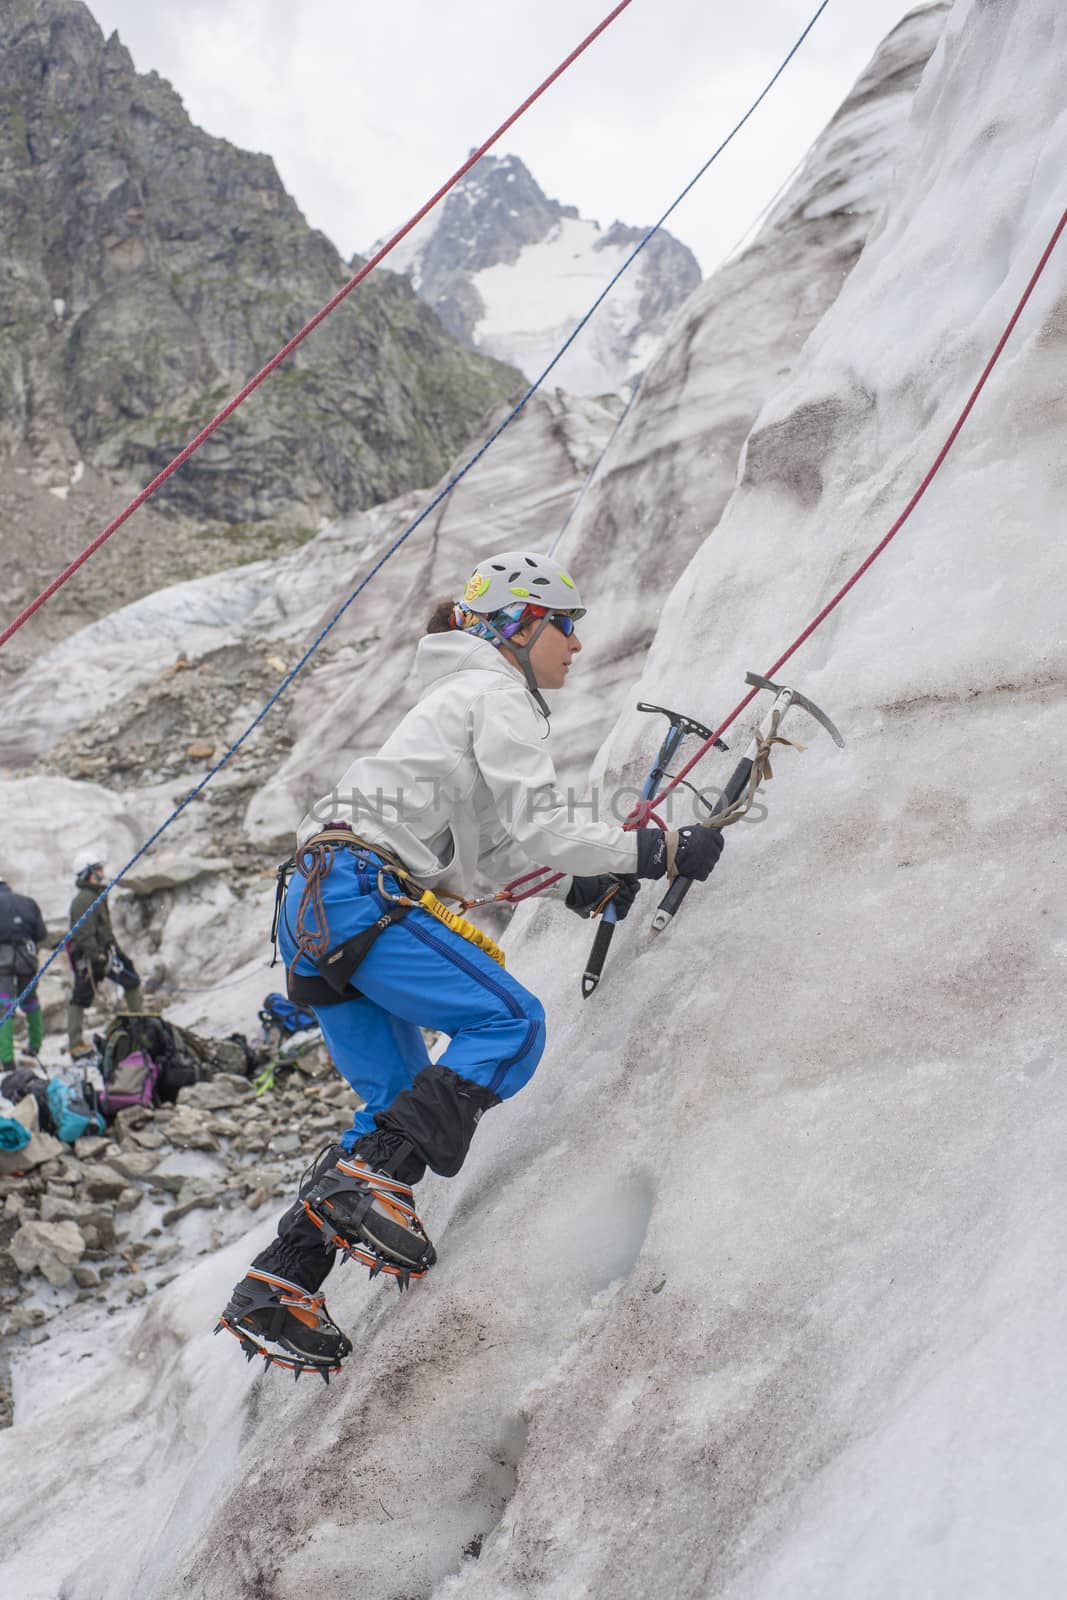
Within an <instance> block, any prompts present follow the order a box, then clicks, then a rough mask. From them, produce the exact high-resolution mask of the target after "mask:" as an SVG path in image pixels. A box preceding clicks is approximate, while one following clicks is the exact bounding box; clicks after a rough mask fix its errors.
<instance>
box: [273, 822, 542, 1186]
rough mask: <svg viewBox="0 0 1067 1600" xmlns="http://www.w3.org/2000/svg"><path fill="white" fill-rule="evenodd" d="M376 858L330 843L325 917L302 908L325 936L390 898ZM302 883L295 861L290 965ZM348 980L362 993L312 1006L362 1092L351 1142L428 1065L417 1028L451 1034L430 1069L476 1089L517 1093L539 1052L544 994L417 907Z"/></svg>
mask: <svg viewBox="0 0 1067 1600" xmlns="http://www.w3.org/2000/svg"><path fill="white" fill-rule="evenodd" d="M381 865H382V863H381V862H380V861H379V859H378V858H377V856H375V855H373V854H371V853H370V852H369V851H365V850H361V851H355V850H352V849H337V850H335V851H334V853H333V859H332V864H331V866H330V870H329V872H328V873H327V875H326V876H325V877H324V878H322V879H321V880H320V883H321V893H322V907H323V913H324V915H325V920H326V924H327V926H326V928H325V929H318V928H317V925H316V923H315V919H314V916H313V914H312V913H311V911H310V909H309V911H308V914H307V916H306V918H305V923H306V925H307V926H308V928H309V930H310V931H312V932H321V933H323V934H325V935H326V938H327V940H328V944H327V948H329V949H333V948H335V947H336V946H337V945H340V944H343V943H344V942H345V940H346V939H349V938H351V937H352V935H353V934H356V933H360V932H362V931H363V929H365V928H367V927H369V926H370V924H371V923H372V922H374V921H376V920H377V918H378V917H379V916H380V915H381V914H382V912H383V911H384V910H385V909H386V908H387V906H388V905H389V901H388V900H387V899H386V898H385V897H384V896H383V895H382V894H381V893H380V892H379V889H378V871H379V868H380V867H381ZM383 881H384V884H385V887H386V888H387V889H388V891H389V893H390V894H398V893H399V892H400V887H399V885H398V884H397V882H396V879H395V878H393V877H392V876H389V875H387V876H386V877H385V878H384V880H383ZM304 887H305V880H304V878H303V876H302V875H301V872H300V870H299V867H298V868H297V870H296V871H295V872H294V873H293V876H292V878H291V879H290V882H289V887H288V890H287V892H286V898H285V902H284V906H283V915H282V918H281V923H280V927H279V930H278V943H279V949H280V951H281V954H282V957H283V959H284V960H285V963H286V966H287V967H288V965H289V963H290V962H291V961H292V960H293V957H294V956H295V955H296V953H297V948H298V947H297V944H296V940H295V936H294V930H295V927H296V921H297V911H298V908H299V905H300V900H301V895H302V893H303V890H304ZM295 970H296V971H297V972H300V973H306V974H308V975H317V973H316V968H315V965H314V963H313V962H312V961H311V960H309V959H308V957H307V956H305V955H299V956H297V960H296V967H295ZM352 984H353V986H354V988H355V989H356V990H358V993H354V994H353V996H352V998H351V1000H342V1001H340V1002H339V1003H338V1004H336V1005H328V1006H316V1007H313V1009H314V1011H315V1015H316V1017H317V1018H318V1021H319V1024H320V1026H321V1028H322V1032H323V1036H324V1038H325V1040H326V1044H327V1047H328V1049H329V1051H330V1054H331V1056H332V1057H333V1060H334V1062H335V1064H336V1066H337V1068H338V1070H339V1071H340V1072H341V1073H342V1075H343V1076H344V1077H345V1078H347V1080H348V1082H349V1083H350V1084H351V1085H352V1088H353V1089H354V1090H355V1091H356V1093H357V1094H358V1095H359V1096H360V1098H361V1099H362V1101H363V1102H364V1103H363V1106H362V1108H361V1109H360V1110H359V1111H357V1112H356V1115H355V1118H354V1120H353V1123H352V1127H351V1128H350V1129H349V1130H348V1132H347V1133H345V1134H344V1136H343V1138H342V1141H341V1142H342V1143H343V1144H344V1146H345V1148H346V1149H348V1150H351V1149H352V1148H353V1146H354V1145H355V1143H356V1140H357V1139H359V1138H360V1136H361V1135H362V1134H365V1133H370V1132H371V1131H372V1130H373V1129H374V1127H375V1116H376V1114H377V1113H380V1112H384V1111H387V1110H388V1108H389V1107H390V1106H392V1104H393V1102H394V1101H395V1100H396V1097H397V1095H399V1094H401V1093H402V1091H404V1090H409V1089H410V1088H411V1086H412V1084H413V1082H414V1080H415V1078H416V1077H417V1076H418V1075H419V1074H420V1073H421V1072H423V1070H424V1069H425V1068H427V1066H428V1063H429V1057H428V1055H427V1052H426V1045H425V1043H424V1041H423V1038H422V1034H421V1033H420V1031H419V1030H420V1028H428V1029H433V1030H435V1031H437V1032H440V1033H444V1034H447V1035H448V1036H449V1045H448V1048H447V1049H446V1050H445V1052H444V1054H443V1055H442V1056H441V1057H440V1060H439V1061H438V1062H437V1063H436V1064H435V1066H434V1068H433V1069H432V1070H433V1072H434V1073H438V1072H439V1070H440V1069H447V1070H446V1071H445V1072H444V1073H443V1074H442V1077H443V1078H444V1079H445V1080H447V1081H448V1082H452V1081H453V1080H452V1079H451V1076H450V1075H451V1074H455V1075H456V1078H457V1079H459V1080H462V1082H463V1083H465V1084H473V1085H477V1086H478V1090H479V1091H481V1092H482V1094H483V1096H485V1095H488V1096H489V1097H495V1099H500V1100H506V1099H507V1098H508V1097H509V1096H510V1095H513V1094H516V1093H517V1092H518V1091H519V1090H520V1089H521V1088H522V1087H523V1085H524V1084H525V1083H526V1082H528V1080H529V1079H530V1077H531V1076H532V1074H533V1071H534V1068H535V1067H536V1066H537V1063H538V1061H539V1060H540V1059H541V1055H542V1052H543V1050H544V1045H545V1013H544V1008H543V1006H542V1005H541V1002H540V1001H539V1000H538V999H537V998H536V997H535V996H534V995H532V994H530V993H529V991H528V990H526V989H524V988H523V986H522V984H521V983H516V981H515V979H514V978H512V977H510V976H509V974H508V973H507V972H505V971H504V969H503V967H501V966H499V965H498V964H497V963H496V962H495V961H493V960H492V958H491V957H490V956H488V955H486V954H485V952H484V951H482V950H479V949H478V947H477V946H476V945H474V944H472V943H471V942H470V940H468V939H464V938H463V936H462V935H461V934H458V933H454V932H453V931H452V929H451V928H448V927H446V926H445V925H444V923H442V922H440V921H439V920H438V919H437V918H436V917H434V916H431V915H430V913H429V912H428V911H424V910H422V908H421V907H415V908H414V909H413V910H411V911H409V912H408V913H407V915H406V916H405V917H402V918H401V919H400V921H398V922H396V923H394V924H393V925H392V926H391V927H388V928H386V929H385V931H384V932H383V933H381V934H379V935H378V937H377V939H376V940H375V941H374V944H373V945H372V946H371V948H370V951H369V952H368V954H367V955H366V956H365V957H364V959H363V960H362V961H361V962H360V964H359V966H358V967H357V968H356V971H355V972H354V973H353V975H352ZM495 1099H490V1100H489V1103H490V1104H492V1103H495ZM459 1160H462V1153H461V1154H460V1155H459ZM457 1165H458V1163H457ZM435 1166H436V1170H438V1171H443V1170H447V1168H446V1167H442V1166H438V1165H436V1163H435Z"/></svg>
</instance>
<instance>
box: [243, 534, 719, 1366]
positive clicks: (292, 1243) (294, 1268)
mask: <svg viewBox="0 0 1067 1600" xmlns="http://www.w3.org/2000/svg"><path fill="white" fill-rule="evenodd" d="M584 615H585V611H584V608H583V606H582V603H581V599H580V596H579V594H578V590H577V588H576V587H575V584H574V581H573V579H571V578H570V576H569V575H568V574H567V573H566V572H565V571H564V570H563V568H562V567H560V566H559V565H558V564H557V563H556V562H554V561H551V560H549V559H548V557H546V556H542V555H536V554H532V553H528V552H525V551H520V552H517V553H514V552H508V553H505V554H504V555H498V556H492V557H490V558H489V559H488V560H486V561H483V562H481V563H480V564H479V567H478V570H477V571H476V572H475V573H474V574H473V576H472V577H471V578H470V580H469V581H468V583H467V585H466V587H465V589H464V591H463V598H462V600H460V601H459V602H458V603H453V602H451V601H448V602H442V603H441V604H440V605H438V607H437V608H436V609H435V611H434V613H433V616H432V617H431V619H430V622H429V627H428V633H427V636H426V637H425V638H424V639H422V641H421V642H420V644H419V647H418V653H417V656H416V669H417V672H418V675H419V679H420V694H419V698H418V701H417V702H416V704H415V705H414V706H413V707H412V709H411V710H410V711H409V712H408V713H407V715H406V716H404V717H403V718H402V719H401V721H400V723H399V724H398V726H397V728H396V731H395V732H394V733H393V734H392V736H391V737H390V738H389V739H387V740H386V742H385V744H384V745H383V746H382V748H381V750H380V751H379V752H378V754H377V755H376V756H367V757H362V758H360V759H358V760H357V761H355V762H353V764H352V765H351V766H350V767H349V768H348V770H347V772H346V773H345V774H344V776H343V777H342V778H341V780H340V782H339V784H338V786H337V788H336V789H335V790H334V791H333V793H332V794H331V795H330V796H329V797H328V798H327V799H325V800H322V801H320V802H319V803H318V805H316V806H315V807H313V808H312V811H311V813H310V814H309V815H308V816H307V817H306V818H305V819H304V821H303V823H302V824H301V827H300V830H299V833H298V836H297V837H298V850H297V854H296V858H295V862H294V863H292V864H291V865H293V867H294V870H293V872H292V876H291V878H290V879H289V882H288V887H287V888H284V887H283V888H280V895H279V899H280V904H279V912H280V915H279V918H278V939H279V946H280V950H281V953H282V956H283V957H284V960H285V963H286V969H287V972H288V979H289V993H290V997H291V998H292V999H294V1000H298V1001H300V1002H301V1003H303V1004H310V1005H311V1006H313V1008H314V1010H315V1013H316V1016H317V1017H318V1019H319V1022H320V1024H321V1027H322V1032H323V1035H324V1037H325V1040H326V1044H327V1046H328V1048H329V1051H330V1054H331V1055H332V1057H333V1059H334V1061H335V1063H336V1064H337V1066H338V1068H339V1069H340V1071H341V1072H342V1073H343V1075H344V1076H345V1077H346V1078H347V1079H348V1082H349V1083H350V1084H351V1085H352V1087H353V1089H355V1091H356V1093H357V1094H358V1095H359V1096H360V1098H361V1100H362V1101H363V1105H362V1109H361V1110H359V1111H358V1112H357V1113H356V1116H355V1120H354V1121H353V1124H352V1127H351V1128H350V1129H349V1130H348V1131H347V1132H346V1133H345V1134H344V1135H343V1137H342V1139H341V1141H340V1143H339V1144H337V1145H334V1146H332V1147H331V1148H329V1149H327V1150H326V1151H324V1152H323V1154H322V1155H320V1156H319V1158H318V1159H317V1160H316V1161H315V1162H314V1164H313V1165H312V1166H311V1168H310V1169H309V1170H308V1172H307V1173H305V1175H304V1179H303V1181H302V1182H301V1185H300V1190H299V1195H298V1198H297V1200H296V1202H295V1203H294V1204H293V1205H292V1206H291V1207H290V1209H289V1210H288V1211H287V1212H286V1213H285V1215H284V1216H283V1217H282V1219H281V1222H280V1223H279V1226H278V1234H277V1237H276V1238H275V1239H274V1240H273V1241H272V1242H271V1244H270V1245H269V1246H268V1247H267V1249H266V1250H264V1251H263V1252H262V1253H261V1254H260V1255H258V1256H257V1257H256V1259H255V1261H254V1262H253V1263H252V1265H251V1267H250V1268H249V1269H248V1272H247V1273H246V1275H245V1277H244V1278H242V1280H241V1282H240V1283H239V1284H238V1285H237V1286H236V1288H235V1289H234V1291H233V1295H232V1296H231V1299H230V1302H229V1304H228V1305H227V1306H226V1308H225V1310H224V1311H223V1313H222V1315H221V1318H220V1321H219V1324H218V1329H219V1330H221V1329H222V1328H226V1329H228V1330H229V1331H230V1332H231V1333H233V1334H235V1335H236V1337H237V1338H238V1339H239V1340H240V1341H241V1344H242V1346H243V1348H244V1350H245V1354H246V1355H247V1356H248V1358H249V1359H251V1358H252V1357H253V1356H255V1355H256V1354H261V1355H264V1356H266V1357H267V1361H268V1365H269V1364H270V1362H271V1361H272V1360H274V1361H277V1362H278V1363H279V1364H280V1365H282V1366H284V1367H287V1368H289V1369H290V1370H292V1371H294V1372H295V1373H296V1376H297V1377H299V1375H300V1373H301V1372H302V1371H304V1370H305V1369H306V1368H312V1369H314V1370H317V1371H319V1372H320V1373H321V1374H322V1375H323V1377H324V1378H326V1380H327V1382H328V1381H329V1373H330V1372H331V1371H336V1370H337V1368H338V1366H339V1365H340V1362H341V1361H342V1359H343V1358H344V1357H345V1356H346V1355H348V1354H349V1352H350V1351H351V1348H352V1346H351V1344H350V1342H349V1340H348V1339H347V1338H346V1337H345V1335H344V1334H343V1333H342V1332H341V1331H340V1329H339V1328H338V1327H337V1326H336V1325H335V1324H334V1322H333V1321H332V1320H331V1318H330V1316H329V1314H328V1312H327V1310H326V1305H325V1301H324V1299H323V1296H322V1295H321V1293H320V1290H321V1287H322V1284H323V1282H324V1280H325V1278H326V1275H327V1273H328V1272H329V1271H330V1268H331V1266H332V1265H333V1261H334V1258H335V1256H336V1254H337V1251H338V1250H340V1251H341V1252H342V1253H343V1254H344V1255H345V1256H351V1257H353V1258H355V1259H357V1260H359V1261H361V1262H362V1263H363V1264H365V1265H366V1266H368V1267H369V1268H370V1270H371V1275H372V1276H374V1275H375V1274H376V1273H378V1272H385V1273H388V1274H391V1275H392V1276H394V1277H395V1278H397V1279H398V1281H399V1285H400V1287H401V1288H403V1287H404V1286H405V1284H406V1283H407V1282H408V1280H409V1279H410V1278H419V1277H422V1276H423V1274H424V1273H426V1272H427V1271H428V1269H429V1268H430V1267H431V1266H432V1265H433V1263H434V1261H435V1259H436V1257H435V1252H434V1248H433V1245H432V1244H431V1243H430V1240H429V1237H428V1236H427V1233H426V1230H425V1228H424V1227H423V1225H422V1222H421V1220H420V1218H419V1216H418V1214H417V1213H416V1210H415V1205H414V1201H413V1198H412V1186H413V1185H414V1184H416V1183H418V1181H419V1180H420V1178H422V1176H423V1174H424V1173H425V1171H426V1169H427V1167H429V1168H430V1169H431V1170H432V1171H433V1172H437V1173H440V1174H442V1175H443V1176H445V1177H451V1176H452V1175H453V1174H454V1173H456V1172H458V1171H459V1169H460V1167H461V1166H462V1164H463V1160H464V1158H465V1156H466V1154H467V1151H468V1148H469V1146H470V1142H471V1139H472V1137H473V1135H474V1130H475V1128H476V1127H477V1125H478V1121H479V1119H480V1118H481V1116H482V1114H483V1113H484V1112H486V1111H488V1110H489V1109H490V1107H492V1106H496V1105H499V1104H500V1102H501V1101H502V1100H506V1099H508V1098H509V1097H510V1096H511V1095H513V1094H517V1093H518V1091H519V1090H520V1089H521V1088H522V1087H523V1085H524V1084H526V1083H527V1082H528V1081H529V1079H530V1077H531V1075H532V1073H533V1071H534V1068H535V1067H536V1066H537V1063H538V1061H539V1059H540V1057H541V1053H542V1051H543V1049H544V1043H545V1020H544V1017H545V1014H544V1010H543V1008H542V1006H541V1004H540V1002H539V1001H538V1000H537V999H536V997H535V996H534V995H532V994H530V993H529V992H528V990H526V989H524V988H523V986H522V984H521V983H518V982H517V981H516V979H515V978H513V977H511V976H510V974H509V973H507V972H505V971H504V969H503V966H502V957H501V955H500V952H499V951H498V950H497V949H496V947H495V946H494V945H493V944H492V941H491V940H489V939H488V938H487V937H486V936H485V935H484V934H481V933H479V931H478V930H477V929H475V928H473V926H472V925H471V924H470V923H466V922H464V921H463V920H462V919H461V918H460V917H458V916H457V915H455V914H454V913H450V912H449V910H448V909H447V908H446V907H445V906H444V904H443V903H442V901H441V900H440V899H438V898H437V896H443V897H445V898H451V899H452V900H453V901H458V900H460V898H461V897H464V896H470V895H471V894H472V893H473V892H474V890H475V887H476V884H477V882H478V880H482V881H484V880H488V881H489V882H490V883H492V884H494V885H496V886H499V885H502V884H504V883H506V882H508V881H509V880H511V879H513V878H515V877H518V876H520V875H521V874H523V873H528V872H531V871H532V870H533V869H534V868H535V867H537V866H543V867H550V868H553V869H555V870H556V871H562V872H563V873H565V874H567V877H565V878H564V879H563V881H562V882H561V883H560V885H559V886H558V889H557V891H556V892H557V893H558V894H559V895H561V896H562V897H563V898H564V899H565V902H566V904H567V906H568V907H569V909H570V910H572V911H575V912H577V913H578V914H579V915H580V916H590V915H592V914H594V913H595V912H596V911H597V910H599V909H600V908H601V907H602V906H603V904H604V903H605V902H606V900H607V899H608V898H611V897H614V903H615V907H616V910H617V913H618V915H619V916H620V917H622V916H624V915H625V913H626V912H627V911H628V910H629V908H630V905H631V904H632V902H633V898H634V895H635V893H636V891H637V887H638V879H640V878H661V877H663V876H664V875H665V874H668V875H670V876H672V877H673V876H674V875H675V874H676V873H680V874H683V875H684V876H686V877H690V878H697V879H703V878H706V877H707V876H708V874H709V872H710V871H711V869H712V868H713V866H714V865H715V862H716V861H717V859H718V856H719V853H720V851H721V849H722V834H721V833H720V832H719V831H717V830H713V829H710V828H704V827H700V826H693V827H687V828H680V829H677V830H673V831H671V832H669V833H665V832H663V831H662V830H661V829H659V828H637V829H635V830H633V831H631V832H626V831H624V830H623V828H622V827H621V826H617V825H616V824H614V823H612V822H607V821H595V820H591V819H590V818H589V817H588V815H585V814H581V815H578V816H576V815H575V814H573V811H572V810H570V809H568V807H567V806H566V804H564V803H563V802H562V801H561V800H560V798H559V796H558V795H557V794H556V780H555V772H554V769H553V766H552V761H551V759H550V757H549V755H548V752H547V751H546V749H545V744H544V740H545V736H546V732H547V710H548V708H547V706H546V705H545V702H544V700H543V699H542V694H541V691H542V690H553V689H561V688H562V687H563V685H564V682H565V681H566V677H567V673H568V672H569V671H570V669H571V666H572V665H573V662H574V659H575V657H576V656H577V654H578V652H579V651H580V650H581V644H580V643H579V639H578V635H577V633H576V632H575V624H576V623H577V621H578V620H579V618H581V617H583V616H584ZM284 882H285V879H284V875H283V876H282V878H281V884H282V885H284ZM422 1028H427V1029H434V1030H437V1031H438V1032H440V1033H443V1034H446V1035H448V1038H449V1041H450V1042H449V1044H448V1047H447V1049H446V1050H445V1051H444V1053H443V1054H442V1055H441V1056H440V1058H439V1059H438V1060H437V1061H434V1062H433V1063H431V1062H430V1060H429V1057H428V1055H427V1052H426V1046H425V1044H424V1042H423V1037H422V1033H421V1032H420V1029H422ZM217 1331H218V1330H217Z"/></svg>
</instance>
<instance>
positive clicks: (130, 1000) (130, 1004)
mask: <svg viewBox="0 0 1067 1600" xmlns="http://www.w3.org/2000/svg"><path fill="white" fill-rule="evenodd" d="M126 1010H127V1011H128V1012H129V1013H130V1014H131V1015H132V1014H133V1013H134V1012H135V1011H143V1010H144V990H143V989H140V988H137V989H127V990H126Z"/></svg>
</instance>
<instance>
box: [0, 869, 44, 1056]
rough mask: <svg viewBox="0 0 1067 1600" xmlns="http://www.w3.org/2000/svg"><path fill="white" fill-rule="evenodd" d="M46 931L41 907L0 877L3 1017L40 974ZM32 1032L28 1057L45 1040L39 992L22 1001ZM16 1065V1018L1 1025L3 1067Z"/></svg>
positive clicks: (0, 1000) (0, 1009)
mask: <svg viewBox="0 0 1067 1600" xmlns="http://www.w3.org/2000/svg"><path fill="white" fill-rule="evenodd" d="M46 931H47V930H46V929H45V925H44V918H43V917H42V916H41V908H40V906H39V905H38V904H37V902H36V900H31V899H30V897H29V895H26V894H16V893H15V892H14V890H13V889H11V888H10V887H9V886H8V884H6V883H5V882H4V880H3V879H2V878H0V1016H2V1015H3V1013H4V1012H5V1011H6V1010H7V1008H8V1006H10V1005H11V1003H12V1001H13V1000H14V999H15V997H16V996H17V995H19V994H21V992H22V990H23V989H25V987H26V985H27V984H28V983H29V981H30V979H31V978H32V977H33V976H34V974H35V973H36V971H37V947H38V945H40V944H43V943H44V939H45V934H46ZM22 1010H23V1012H24V1013H25V1016H26V1028H27V1030H28V1032H29V1036H30V1037H29V1045H28V1048H27V1051H26V1054H27V1055H30V1056H36V1055H37V1053H38V1051H39V1050H40V1048H41V1041H42V1040H43V1038H44V1018H43V1016H42V1015H41V1002H40V1000H38V998H37V991H36V990H34V992H33V993H32V994H31V995H29V997H28V998H27V999H26V1000H24V1001H23V1002H22ZM14 1065H15V1015H14V1012H12V1014H11V1016H10V1017H8V1018H7V1020H6V1021H5V1022H3V1023H0V1068H2V1069H4V1070H7V1069H9V1068H10V1067H13V1066H14Z"/></svg>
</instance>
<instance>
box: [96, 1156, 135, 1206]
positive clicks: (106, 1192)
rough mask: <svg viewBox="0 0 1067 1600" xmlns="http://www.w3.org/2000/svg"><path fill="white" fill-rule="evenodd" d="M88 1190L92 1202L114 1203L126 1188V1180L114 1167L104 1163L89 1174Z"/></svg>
mask: <svg viewBox="0 0 1067 1600" xmlns="http://www.w3.org/2000/svg"><path fill="white" fill-rule="evenodd" d="M86 1188H87V1189H88V1191H89V1198H90V1200H110V1201H111V1202H114V1201H116V1200H117V1199H118V1198H119V1196H120V1194H121V1193H122V1191H123V1190H124V1189H125V1188H126V1179H125V1177H124V1176H123V1174H122V1173H121V1172H116V1171H115V1169H114V1168H113V1167H111V1166H108V1165H107V1164H106V1163H104V1162H102V1163H101V1164H100V1165H99V1166H98V1167H96V1168H95V1169H94V1170H93V1171H91V1172H90V1173H89V1174H88V1176H87V1178H86Z"/></svg>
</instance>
